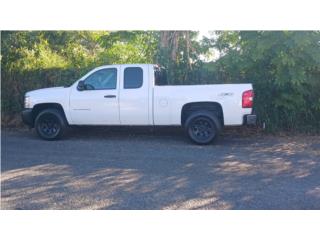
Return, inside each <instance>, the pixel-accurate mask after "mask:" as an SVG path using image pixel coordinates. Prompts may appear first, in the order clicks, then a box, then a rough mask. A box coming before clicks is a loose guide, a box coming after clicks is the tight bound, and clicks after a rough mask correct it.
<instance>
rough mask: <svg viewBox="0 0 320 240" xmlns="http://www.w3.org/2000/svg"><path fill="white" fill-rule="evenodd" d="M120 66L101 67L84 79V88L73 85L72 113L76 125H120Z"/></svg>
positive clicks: (71, 96) (71, 95) (71, 97)
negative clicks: (80, 88) (79, 88)
mask: <svg viewBox="0 0 320 240" xmlns="http://www.w3.org/2000/svg"><path fill="white" fill-rule="evenodd" d="M118 76H119V74H118V68H116V67H110V68H100V69H98V70H96V71H94V72H93V73H91V74H90V75H89V76H87V77H86V78H85V79H84V86H85V89H84V90H81V91H80V90H78V88H77V86H73V88H72V90H71V94H70V115H71V119H72V123H73V124H76V125H118V124H120V117H119V95H118V89H119V86H118V85H119V77H118Z"/></svg>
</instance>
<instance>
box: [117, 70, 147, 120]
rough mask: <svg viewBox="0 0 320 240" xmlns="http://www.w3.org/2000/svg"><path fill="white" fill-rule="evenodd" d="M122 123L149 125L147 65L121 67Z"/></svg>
mask: <svg viewBox="0 0 320 240" xmlns="http://www.w3.org/2000/svg"><path fill="white" fill-rule="evenodd" d="M120 72H121V81H120V122H121V124H122V125H148V124H149V81H148V68H147V65H124V66H121V70H120Z"/></svg>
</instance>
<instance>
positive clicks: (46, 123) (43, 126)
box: [35, 108, 67, 141]
mask: <svg viewBox="0 0 320 240" xmlns="http://www.w3.org/2000/svg"><path fill="white" fill-rule="evenodd" d="M35 129H36V132H37V134H38V135H39V137H40V138H42V139H44V140H48V141H52V140H57V139H60V138H62V137H63V136H64V134H65V132H66V130H67V121H66V119H65V117H64V115H63V113H62V112H61V111H59V110H57V109H54V108H49V109H45V110H43V111H41V112H40V113H39V114H38V115H37V117H36V120H35Z"/></svg>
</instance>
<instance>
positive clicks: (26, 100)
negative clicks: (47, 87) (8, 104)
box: [24, 95, 31, 108]
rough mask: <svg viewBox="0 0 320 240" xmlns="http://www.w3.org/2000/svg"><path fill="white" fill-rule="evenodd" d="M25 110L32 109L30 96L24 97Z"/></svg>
mask: <svg viewBox="0 0 320 240" xmlns="http://www.w3.org/2000/svg"><path fill="white" fill-rule="evenodd" d="M24 108H31V99H30V96H27V95H26V96H24Z"/></svg>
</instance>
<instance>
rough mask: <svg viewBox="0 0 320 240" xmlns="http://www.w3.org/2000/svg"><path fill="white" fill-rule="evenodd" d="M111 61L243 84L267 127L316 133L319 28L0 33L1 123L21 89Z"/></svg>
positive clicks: (182, 80)
mask: <svg viewBox="0 0 320 240" xmlns="http://www.w3.org/2000/svg"><path fill="white" fill-rule="evenodd" d="M119 63H157V64H160V65H163V66H164V67H166V68H167V69H168V73H169V76H168V77H169V82H170V83H171V84H206V83H210V84H214V83H242V82H251V83H253V85H254V89H255V94H256V98H255V111H256V113H257V115H258V117H259V119H258V120H259V124H260V125H262V124H263V123H265V126H266V129H267V130H268V131H272V132H276V131H302V132H311V133H316V132H319V131H320V32H319V31H216V32H211V34H210V36H206V37H199V32H195V31H117V32H110V31H29V32H26V31H2V32H1V111H2V124H5V125H15V124H18V123H19V117H18V114H19V112H20V111H21V109H22V107H23V95H24V93H25V92H26V91H29V90H32V89H37V88H42V87H52V86H61V85H69V84H71V83H73V82H74V81H75V80H77V79H78V78H79V77H81V76H82V75H83V74H85V73H86V72H88V71H89V70H91V69H92V68H94V67H97V66H100V65H107V64H119Z"/></svg>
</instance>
